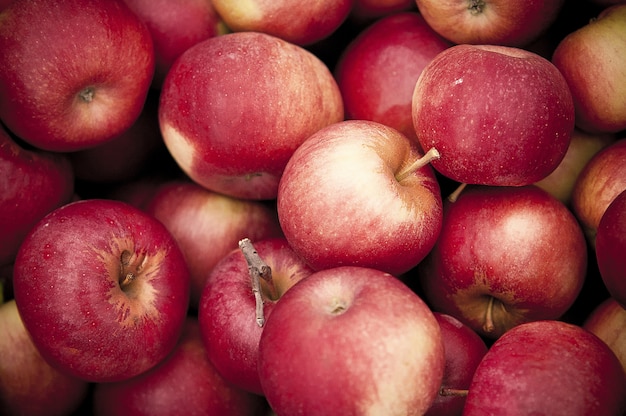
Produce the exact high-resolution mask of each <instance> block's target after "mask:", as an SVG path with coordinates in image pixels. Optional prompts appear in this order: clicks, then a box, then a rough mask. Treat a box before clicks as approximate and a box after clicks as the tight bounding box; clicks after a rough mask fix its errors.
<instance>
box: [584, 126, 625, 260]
mask: <svg viewBox="0 0 626 416" xmlns="http://www.w3.org/2000/svg"><path fill="white" fill-rule="evenodd" d="M624 190H626V138H624V137H622V136H620V138H619V139H618V140H617V141H615V142H614V143H612V144H611V145H609V146H607V147H605V148H604V149H602V150H601V151H599V152H598V153H596V154H595V155H594V156H593V157H592V158H591V160H589V162H587V164H586V165H585V167H584V168H583V170H582V171H581V172H580V174H579V175H578V178H577V179H576V183H575V184H574V189H573V191H572V210H573V212H574V214H575V215H576V218H578V220H579V221H580V223H581V225H582V227H583V230H584V231H585V234H586V236H587V239H588V241H589V244H590V246H591V247H593V248H595V240H596V233H597V231H598V226H599V224H600V219H601V218H602V215H603V214H604V212H605V211H606V209H607V207H608V206H609V204H610V203H611V201H613V199H615V197H616V196H617V195H619V194H620V193H621V192H622V191H624Z"/></svg>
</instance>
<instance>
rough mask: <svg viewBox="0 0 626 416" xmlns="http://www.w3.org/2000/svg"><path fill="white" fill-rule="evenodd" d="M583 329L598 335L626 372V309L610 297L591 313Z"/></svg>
mask: <svg viewBox="0 0 626 416" xmlns="http://www.w3.org/2000/svg"><path fill="white" fill-rule="evenodd" d="M583 328H585V329H586V330H588V331H590V332H592V333H594V334H596V335H597V336H598V338H600V339H601V340H602V341H604V342H605V343H606V345H608V346H609V348H611V350H612V351H613V352H614V353H615V355H616V356H617V358H618V359H619V360H620V362H621V363H622V368H623V369H624V371H625V372H626V309H624V308H623V307H622V305H620V304H619V303H618V302H617V301H616V300H615V299H614V298H612V297H609V298H607V299H606V300H604V301H603V302H601V303H600V304H599V305H597V306H596V307H595V308H594V309H593V310H592V311H591V313H589V316H587V318H586V319H585V321H584V322H583Z"/></svg>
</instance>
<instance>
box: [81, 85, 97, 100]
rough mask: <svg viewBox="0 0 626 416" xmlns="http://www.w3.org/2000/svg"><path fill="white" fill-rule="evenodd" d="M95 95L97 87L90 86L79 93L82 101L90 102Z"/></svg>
mask: <svg viewBox="0 0 626 416" xmlns="http://www.w3.org/2000/svg"><path fill="white" fill-rule="evenodd" d="M95 95H96V89H95V88H94V87H91V86H90V87H87V88H84V89H83V90H81V92H79V93H78V98H80V99H81V101H84V102H86V103H90V102H92V101H93V98H94V96H95Z"/></svg>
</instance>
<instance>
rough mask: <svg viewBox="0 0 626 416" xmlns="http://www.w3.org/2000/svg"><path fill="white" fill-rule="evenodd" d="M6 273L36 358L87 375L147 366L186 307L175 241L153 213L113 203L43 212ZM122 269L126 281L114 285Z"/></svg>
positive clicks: (185, 279) (116, 374)
mask: <svg viewBox="0 0 626 416" xmlns="http://www.w3.org/2000/svg"><path fill="white" fill-rule="evenodd" d="M13 273H14V274H13V290H14V294H15V300H16V302H17V306H18V309H19V311H20V314H21V316H22V319H23V321H24V325H25V326H26V328H27V329H28V332H29V333H30V334H31V336H32V338H33V342H34V343H35V345H36V346H37V348H38V349H39V351H40V352H41V355H42V356H43V357H44V358H45V359H46V361H48V362H49V363H50V364H51V365H53V366H54V367H56V368H58V369H59V370H60V371H62V372H64V373H66V374H70V375H73V376H75V377H78V378H81V379H84V380H87V381H93V382H106V381H119V380H123V379H127V378H130V377H134V376H136V375H138V374H140V373H142V372H144V371H146V370H148V369H150V368H152V367H154V366H155V365H156V364H157V363H159V362H160V361H161V360H163V358H164V357H165V356H167V354H169V353H170V352H171V351H172V349H173V348H174V346H175V345H176V342H177V341H178V337H179V336H180V333H181V330H182V326H183V325H182V324H183V322H184V319H185V316H186V314H187V307H188V300H189V272H188V270H187V265H186V264H185V260H184V257H183V254H182V252H181V251H180V249H179V247H178V245H177V244H176V241H175V240H174V238H173V237H172V236H171V234H170V233H169V232H168V231H167V229H166V228H165V226H163V224H161V223H160V222H159V221H158V220H157V219H156V218H154V217H152V216H149V215H147V214H145V213H144V212H142V211H140V210H138V209H136V208H134V207H132V206H130V205H128V204H125V203H123V202H119V201H112V200H104V199H91V200H81V201H77V202H72V203H70V204H67V205H64V206H62V207H60V208H57V209H56V210H54V211H52V212H51V213H50V214H48V215H46V216H45V217H44V218H43V219H42V220H41V221H40V222H39V223H37V225H35V227H34V228H33V230H32V231H31V232H30V233H29V235H28V236H27V237H26V239H25V240H24V242H23V243H22V245H21V247H20V250H19V252H18V254H17V257H16V260H15V265H14V270H13ZM129 273H130V274H132V275H134V279H133V280H132V281H131V282H130V283H129V284H123V282H122V280H123V279H124V277H125V276H126V275H127V274H129Z"/></svg>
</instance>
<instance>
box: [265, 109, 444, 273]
mask: <svg viewBox="0 0 626 416" xmlns="http://www.w3.org/2000/svg"><path fill="white" fill-rule="evenodd" d="M421 156H422V153H421V152H420V150H419V149H418V147H417V144H416V143H415V142H413V141H411V140H410V139H408V138H407V137H406V136H404V135H402V134H401V133H400V132H398V131H397V130H395V129H393V128H391V127H387V126H385V125H383V124H380V123H376V122H373V121H366V120H349V121H344V122H341V123H336V124H334V125H332V126H329V127H327V128H325V129H322V130H320V131H318V132H317V133H316V134H314V135H312V136H311V137H310V138H309V139H308V140H306V141H305V142H304V143H303V144H302V145H301V146H300V147H299V148H298V149H297V150H296V151H295V152H294V155H293V157H292V158H291V159H290V160H289V163H288V164H287V167H286V168H285V171H284V174H283V178H282V180H281V181H280V187H279V190H278V199H277V209H278V219H279V221H280V224H281V227H282V229H283V233H284V235H285V237H286V238H287V240H288V241H289V244H290V245H291V246H292V247H293V249H294V250H295V251H296V252H297V253H298V254H299V255H300V256H302V257H303V258H304V259H305V260H306V261H307V262H308V263H309V264H310V265H311V266H312V267H313V268H314V269H316V270H320V269H326V268H331V267H337V266H342V265H354V266H363V267H373V268H376V269H380V270H383V271H386V272H389V273H391V274H394V275H400V274H402V273H404V272H406V271H408V270H409V269H411V268H413V267H414V266H415V265H417V264H418V263H419V262H420V261H421V260H422V259H423V258H424V257H425V256H426V254H427V253H428V252H429V251H430V249H431V248H432V247H433V245H434V244H435V241H436V240H437V237H438V235H439V231H440V228H441V217H442V202H441V194H440V189H439V184H438V182H437V179H436V178H435V176H434V171H433V170H432V168H431V167H430V166H428V165H425V166H423V167H421V168H420V169H418V170H416V171H414V172H413V173H411V174H410V175H409V176H408V177H407V178H405V179H402V180H401V181H398V179H397V178H396V175H398V174H399V173H400V172H401V171H402V170H403V169H404V168H406V167H407V166H409V165H411V164H412V163H413V162H414V161H415V160H417V159H419V158H420V157H421Z"/></svg>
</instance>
